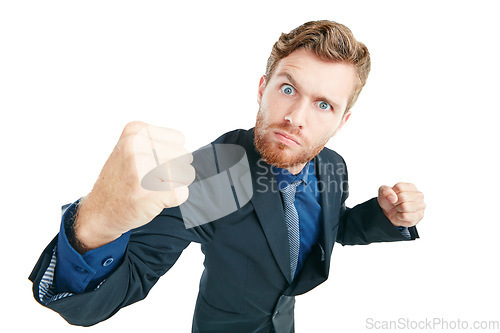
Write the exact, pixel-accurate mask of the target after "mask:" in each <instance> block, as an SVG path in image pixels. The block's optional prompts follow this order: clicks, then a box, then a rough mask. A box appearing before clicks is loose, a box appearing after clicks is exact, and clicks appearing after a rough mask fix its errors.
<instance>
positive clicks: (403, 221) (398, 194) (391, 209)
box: [378, 183, 425, 227]
mask: <svg viewBox="0 0 500 333" xmlns="http://www.w3.org/2000/svg"><path fill="white" fill-rule="evenodd" d="M378 204H379V205H380V208H382V211H383V212H384V214H385V216H387V218H388V219H389V221H391V223H392V224H394V225H395V226H397V227H412V226H414V225H416V224H417V223H418V222H419V221H420V220H421V219H422V218H423V217H424V210H425V203H424V195H423V194H422V192H419V191H418V190H417V187H416V186H415V185H413V184H410V183H397V184H396V185H394V186H393V187H389V186H381V187H380V188H379V191H378Z"/></svg>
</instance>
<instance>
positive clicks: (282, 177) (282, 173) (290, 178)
mask: <svg viewBox="0 0 500 333" xmlns="http://www.w3.org/2000/svg"><path fill="white" fill-rule="evenodd" d="M271 170H272V171H273V174H274V176H275V177H276V181H277V182H278V188H279V189H280V190H282V189H283V188H285V187H286V186H288V185H289V184H291V183H293V182H294V181H297V180H302V181H303V182H304V184H305V185H307V184H308V183H309V181H310V180H311V178H312V177H314V160H311V161H309V162H307V164H306V165H305V166H304V168H303V169H302V171H300V172H299V173H298V174H296V175H292V174H291V173H290V171H288V170H286V169H283V168H278V167H275V166H274V165H271Z"/></svg>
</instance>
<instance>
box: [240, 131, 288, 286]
mask: <svg viewBox="0 0 500 333" xmlns="http://www.w3.org/2000/svg"><path fill="white" fill-rule="evenodd" d="M251 132H252V134H253V130H251ZM250 141H251V142H247V150H246V151H247V155H248V162H249V165H250V172H251V175H252V186H253V196H252V199H251V200H250V201H251V202H252V205H253V207H254V210H255V213H256V214H257V217H258V218H259V222H260V224H261V227H262V230H263V231H264V234H265V236H266V239H267V243H268V244H269V247H270V248H271V251H272V253H273V256H274V258H275V260H276V262H277V264H278V266H279V268H280V270H281V272H282V273H283V275H284V276H285V278H286V279H287V281H288V282H291V278H290V275H291V272H290V253H289V245H288V231H287V227H286V223H285V215H284V212H283V209H280V208H281V207H283V204H282V201H281V195H280V193H279V190H278V184H277V183H276V179H275V178H274V174H273V173H272V171H271V168H270V166H269V165H268V164H267V163H265V162H264V161H262V159H261V158H260V154H259V153H258V152H257V151H256V149H255V147H254V145H253V135H252V136H251V138H250Z"/></svg>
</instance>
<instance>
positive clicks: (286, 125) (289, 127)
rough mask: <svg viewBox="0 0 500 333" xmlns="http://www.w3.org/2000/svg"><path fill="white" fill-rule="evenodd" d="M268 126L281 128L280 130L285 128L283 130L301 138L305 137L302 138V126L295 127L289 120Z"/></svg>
mask: <svg viewBox="0 0 500 333" xmlns="http://www.w3.org/2000/svg"><path fill="white" fill-rule="evenodd" d="M267 128H269V129H273V128H274V129H280V130H283V131H285V132H287V133H289V134H290V135H293V136H296V137H298V138H300V139H303V138H302V131H301V130H300V128H298V127H293V126H292V125H290V123H289V122H284V123H274V124H270V125H269V126H268V127H267Z"/></svg>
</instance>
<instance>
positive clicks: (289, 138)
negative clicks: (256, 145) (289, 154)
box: [274, 131, 300, 146]
mask: <svg viewBox="0 0 500 333" xmlns="http://www.w3.org/2000/svg"><path fill="white" fill-rule="evenodd" d="M274 136H275V137H276V139H277V140H278V141H279V142H281V143H282V144H284V145H286V146H300V143H299V139H297V138H296V137H295V136H293V135H291V134H288V133H286V132H283V131H275V132H274Z"/></svg>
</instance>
